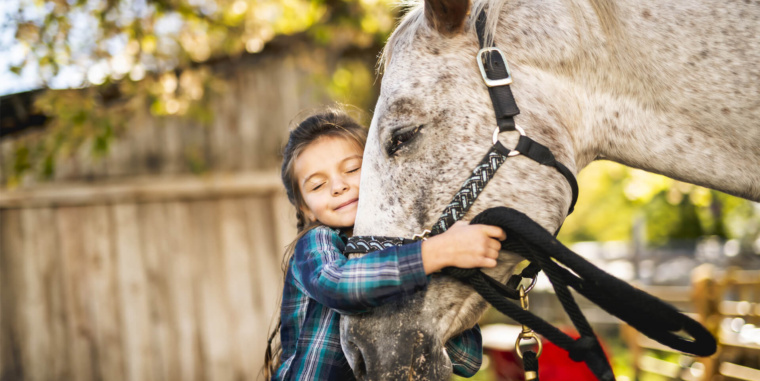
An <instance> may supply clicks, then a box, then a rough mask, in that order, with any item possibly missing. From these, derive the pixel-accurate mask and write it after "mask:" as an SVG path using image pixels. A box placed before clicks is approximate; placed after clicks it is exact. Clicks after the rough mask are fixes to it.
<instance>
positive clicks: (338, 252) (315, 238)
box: [293, 227, 428, 315]
mask: <svg viewBox="0 0 760 381" xmlns="http://www.w3.org/2000/svg"><path fill="white" fill-rule="evenodd" d="M421 245H422V242H415V243H412V244H408V245H404V246H397V247H390V248H387V249H384V250H380V251H376V252H372V253H369V254H367V255H364V256H363V257H360V258H353V259H350V260H349V259H348V258H346V256H344V255H343V252H342V251H343V248H344V247H345V244H344V243H343V241H342V240H341V239H340V236H339V235H338V234H337V233H336V232H335V231H333V230H332V229H330V228H328V227H318V228H315V229H313V230H311V231H309V232H308V233H306V234H305V235H304V236H303V237H302V238H301V239H300V240H299V241H298V243H297V244H296V248H295V253H294V254H293V275H294V278H295V279H296V281H297V283H298V284H300V286H302V287H303V289H304V292H305V293H306V294H308V295H309V297H311V298H312V299H314V300H316V301H318V302H319V303H322V304H324V305H326V306H328V307H330V308H332V309H334V310H336V311H338V312H339V313H341V314H344V315H346V314H356V313H361V312H364V311H366V310H367V309H369V308H371V307H376V306H379V305H381V304H384V303H386V302H388V301H391V300H394V299H397V298H399V297H401V296H402V295H407V294H411V293H414V292H415V291H418V290H421V289H423V288H425V287H426V286H427V283H428V278H427V275H426V274H425V268H424V267H423V265H422V251H421V249H422V246H421Z"/></svg>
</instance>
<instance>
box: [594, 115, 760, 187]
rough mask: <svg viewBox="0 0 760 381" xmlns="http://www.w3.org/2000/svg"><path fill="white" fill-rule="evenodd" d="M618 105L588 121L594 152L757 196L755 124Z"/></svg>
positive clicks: (759, 171)
mask: <svg viewBox="0 0 760 381" xmlns="http://www.w3.org/2000/svg"><path fill="white" fill-rule="evenodd" d="M610 105H615V103H610ZM618 105H619V106H622V107H619V108H618V110H619V111H612V112H610V113H597V114H596V115H595V117H594V118H593V119H594V120H593V122H592V123H590V124H589V126H593V127H592V128H593V129H595V130H596V131H594V132H590V133H591V136H597V137H598V139H597V141H596V142H594V143H592V144H594V145H597V148H598V150H597V152H598V155H599V157H601V158H607V159H610V160H613V161H617V162H620V163H622V164H625V165H628V166H631V167H635V168H640V169H643V170H646V171H650V172H655V173H660V174H663V175H665V176H668V177H672V178H674V179H678V180H681V181H685V182H689V183H693V184H698V185H702V186H706V187H709V188H713V189H717V190H720V191H723V192H726V193H729V194H733V195H737V196H740V197H745V198H748V199H751V200H755V201H760V146H759V145H758V144H759V143H760V139H759V138H758V129H754V131H749V132H748V131H746V130H742V129H740V128H738V127H737V128H735V129H732V128H730V127H732V125H730V124H729V123H728V122H727V121H725V120H724V121H715V120H710V119H703V120H702V121H701V122H700V121H698V120H697V121H695V120H694V118H685V117H683V115H679V113H677V112H675V113H656V112H651V111H649V112H648V111H646V110H642V109H638V110H637V108H636V107H632V108H626V107H625V105H620V104H618ZM733 126H736V125H733ZM745 127H746V125H745ZM750 132H751V133H750Z"/></svg>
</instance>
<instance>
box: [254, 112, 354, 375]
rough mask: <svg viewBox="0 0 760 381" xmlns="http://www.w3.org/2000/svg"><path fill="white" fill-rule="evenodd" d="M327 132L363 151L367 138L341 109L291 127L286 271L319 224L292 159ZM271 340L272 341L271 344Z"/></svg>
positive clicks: (267, 366)
mask: <svg viewBox="0 0 760 381" xmlns="http://www.w3.org/2000/svg"><path fill="white" fill-rule="evenodd" d="M324 136H329V137H338V138H343V139H347V140H349V141H351V142H353V143H356V145H357V146H358V147H359V148H360V149H361V150H362V152H363V151H364V145H365V144H366V142H367V129H366V128H364V127H362V126H361V125H360V124H359V123H357V122H356V121H355V120H354V119H353V118H351V117H350V116H349V115H348V114H346V113H345V112H343V111H339V110H334V109H329V110H327V111H324V112H321V113H318V114H314V115H311V116H309V117H308V118H306V119H304V120H303V121H301V122H300V123H298V125H296V127H295V128H293V129H292V130H291V131H290V136H289V137H288V143H287V144H286V145H285V148H284V149H283V154H282V172H281V176H282V184H283V185H284V186H285V192H286V193H287V195H288V200H290V203H291V204H293V206H295V209H296V221H297V222H296V227H297V229H298V234H297V236H296V238H295V240H293V242H292V243H291V244H290V245H288V247H287V248H286V249H285V255H284V256H283V260H282V270H283V272H287V271H288V264H289V263H290V258H291V257H292V256H293V251H294V250H295V246H296V243H297V242H298V240H299V239H300V238H301V237H302V236H303V235H304V234H306V233H307V232H308V231H309V230H311V229H313V228H315V227H317V226H319V225H320V223H319V221H317V222H313V223H312V222H310V221H309V220H308V219H307V218H306V215H305V214H304V212H303V210H304V209H305V208H306V204H305V203H304V200H303V196H302V195H301V190H300V188H299V186H298V179H296V177H295V173H294V166H295V165H294V163H295V161H296V159H298V155H300V154H301V152H303V150H304V149H305V148H306V147H308V146H309V145H310V144H311V143H313V142H315V141H316V140H317V139H319V138H321V137H324ZM280 325H281V321H280V320H279V319H278V322H277V325H276V326H275V328H274V329H273V330H272V332H271V334H270V335H269V339H268V341H267V350H266V353H265V356H264V378H265V379H266V380H269V379H271V378H272V376H273V375H274V374H275V372H276V371H277V368H278V367H279V365H280V355H281V354H282V347H281V345H280V343H279V341H277V340H275V338H276V337H277V335H278V333H279V332H280ZM273 342H275V343H274V345H273Z"/></svg>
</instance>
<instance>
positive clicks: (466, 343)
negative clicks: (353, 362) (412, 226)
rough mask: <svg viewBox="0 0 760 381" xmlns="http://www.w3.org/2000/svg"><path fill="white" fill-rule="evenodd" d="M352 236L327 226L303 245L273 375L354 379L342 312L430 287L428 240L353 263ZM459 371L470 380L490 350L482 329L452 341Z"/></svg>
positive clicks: (286, 296) (288, 280)
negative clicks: (425, 259)
mask: <svg viewBox="0 0 760 381" xmlns="http://www.w3.org/2000/svg"><path fill="white" fill-rule="evenodd" d="M344 239H345V236H344V235H339V232H338V231H337V230H333V229H331V228H328V227H326V226H320V227H317V228H315V229H312V230H311V231H309V232H308V233H306V234H305V235H304V236H303V237H302V238H301V239H300V240H299V241H298V243H297V244H296V248H295V253H294V254H293V257H292V258H291V259H290V264H289V268H288V272H287V275H286V276H285V287H284V290H283V294H282V310H281V318H282V329H281V331H280V339H281V342H282V357H281V361H282V364H281V365H280V367H279V369H278V370H277V372H276V373H275V375H274V377H273V378H272V379H273V380H353V379H354V376H353V372H352V371H351V368H350V367H349V365H348V361H347V360H346V357H345V355H344V354H343V350H342V349H341V346H340V314H344V315H345V314H356V313H361V312H365V311H367V310H368V309H370V308H371V307H375V306H379V305H381V304H383V303H385V302H388V301H390V300H394V299H397V298H399V297H401V296H403V295H408V294H411V293H413V292H415V291H418V290H422V289H424V288H425V287H427V284H428V277H427V275H426V274H425V270H424V268H423V266H422V252H421V246H422V242H416V243H413V244H409V245H404V246H398V247H391V248H387V249H384V250H381V251H376V252H373V253H370V254H367V255H365V256H363V257H361V258H356V259H351V260H348V259H347V258H346V257H345V256H344V255H343V249H344V248H345V242H344ZM446 351H447V353H448V355H449V358H450V359H451V362H452V364H453V366H454V373H455V374H458V375H460V376H464V377H471V376H472V375H474V374H475V373H476V372H477V371H478V369H480V362H481V359H482V355H483V348H482V343H481V336H480V328H479V327H478V326H477V325H476V326H475V327H473V328H471V329H469V330H466V331H464V332H463V333H462V334H460V335H459V336H456V337H454V338H452V339H451V340H449V341H448V342H447V343H446Z"/></svg>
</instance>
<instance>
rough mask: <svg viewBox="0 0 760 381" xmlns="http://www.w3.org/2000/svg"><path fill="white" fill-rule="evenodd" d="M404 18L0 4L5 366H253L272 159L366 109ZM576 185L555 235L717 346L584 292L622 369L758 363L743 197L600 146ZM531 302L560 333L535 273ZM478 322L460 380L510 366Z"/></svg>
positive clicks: (170, 370) (320, 8)
mask: <svg viewBox="0 0 760 381" xmlns="http://www.w3.org/2000/svg"><path fill="white" fill-rule="evenodd" d="M404 11H405V9H404V8H403V7H401V6H398V5H397V4H396V2H395V1H390V0H315V1H306V0H233V1H227V0H160V1H147V0H144V1H140V0H134V1H133V0H4V1H3V2H0V21H1V22H2V26H1V27H0V160H1V161H0V224H2V225H0V297H1V298H2V304H1V305H0V379H2V380H27V379H30V380H32V379H34V380H36V379H41V380H59V379H60V380H69V379H108V380H120V379H129V380H180V379H207V380H226V379H256V378H257V377H258V376H259V375H260V373H259V370H260V367H261V364H262V362H261V359H262V356H263V349H264V347H265V345H266V336H267V332H268V329H269V326H270V324H271V322H272V320H271V318H272V316H273V314H274V312H275V310H276V307H277V300H278V298H279V290H280V287H281V274H282V272H281V270H280V263H279V260H280V256H281V255H282V253H283V249H284V246H285V245H286V244H288V243H289V242H290V240H291V239H292V237H293V235H294V232H295V223H294V218H293V216H292V211H291V210H290V206H289V204H288V203H287V200H285V199H284V196H283V192H282V189H280V185H279V178H278V172H277V170H278V166H279V161H280V156H279V155H280V149H281V147H282V145H283V143H284V141H285V138H286V136H287V131H288V128H290V127H291V126H292V123H293V122H295V121H297V120H298V118H300V117H303V116H304V115H305V114H306V113H308V112H309V111H313V110H316V109H318V108H319V107H322V106H324V105H333V104H335V103H336V102H338V103H340V104H343V105H346V107H348V108H349V110H350V112H351V113H352V114H354V115H355V116H357V117H358V118H359V119H361V120H362V121H363V122H364V123H368V122H369V119H370V118H371V115H372V111H373V106H374V102H375V100H376V99H377V94H378V91H379V84H380V81H381V77H380V75H379V74H377V73H376V70H375V65H376V61H377V56H378V54H379V52H380V49H381V48H382V46H383V43H384V41H385V40H386V38H387V36H388V35H389V33H390V32H391V30H392V29H393V27H394V26H395V23H396V20H397V18H398V17H399V16H400V15H401V14H403V12H404ZM579 183H580V198H579V200H578V206H577V208H576V211H575V213H574V214H573V215H572V216H571V217H570V218H568V220H567V221H566V223H565V224H564V226H563V229H562V232H561V233H560V235H559V238H560V239H561V240H562V241H563V242H564V243H565V244H567V245H569V246H571V247H572V248H573V249H574V250H575V251H577V252H579V253H581V254H583V255H584V256H585V257H587V258H589V259H590V260H592V261H593V262H594V263H595V264H597V265H598V266H600V267H602V268H604V269H605V270H607V271H609V272H611V273H613V274H614V275H616V276H618V277H620V278H622V279H624V280H626V281H629V282H632V283H634V284H636V285H638V286H639V287H643V288H645V289H647V290H650V291H651V292H653V293H655V294H656V295H658V296H660V297H662V298H663V299H666V300H668V301H671V302H673V303H675V304H676V305H677V306H678V307H679V308H681V309H683V310H686V311H688V312H691V313H694V314H695V316H697V317H698V318H700V319H703V320H704V322H705V324H706V325H707V326H708V328H710V329H711V330H713V332H715V333H716V334H718V335H719V336H720V337H721V341H722V342H723V345H724V346H723V347H722V348H723V350H722V351H721V356H723V357H721V358H720V359H718V358H717V357H716V358H715V359H713V360H714V361H713V360H710V361H712V362H710V361H707V360H704V361H703V360H700V361H695V360H694V359H690V358H682V357H680V356H679V355H677V354H674V353H671V352H667V351H658V350H656V348H655V349H652V346H651V345H648V344H647V343H646V342H645V341H642V340H641V339H642V338H641V337H639V336H637V335H636V334H634V333H631V332H628V331H626V329H625V327H622V326H621V324H620V322H619V321H617V320H615V319H614V318H612V317H610V316H609V315H606V314H604V313H603V312H602V311H600V310H598V309H595V308H594V307H593V306H591V305H588V303H586V304H584V305H583V307H584V310H585V311H586V312H587V314H588V316H589V318H590V320H591V321H592V323H593V324H594V326H595V327H596V329H597V330H598V332H599V333H600V334H601V335H602V338H603V341H604V342H605V345H606V346H607V349H608V353H609V354H610V357H611V358H612V359H613V364H614V366H615V369H616V374H617V375H618V378H619V379H620V380H633V379H637V378H638V379H642V380H657V379H694V380H697V379H699V380H707V379H711V377H713V376H714V375H718V374H720V372H721V369H722V368H721V366H722V365H721V364H733V365H732V366H736V367H739V368H731V366H728V370H725V369H724V370H723V371H725V372H729V373H730V372H732V371H733V372H739V373H738V374H739V375H740V376H741V377H744V378H743V379H748V380H750V379H755V380H757V379H760V376H758V374H760V373H752V371H753V370H754V371H755V372H757V371H756V369H757V368H758V366H759V365H760V357H758V356H759V355H758V354H757V351H756V352H750V350H756V349H757V348H760V328H758V326H760V321H758V316H760V305H759V304H758V302H760V292H758V291H757V289H758V285H757V284H756V283H757V281H758V279H760V277H758V274H760V273H758V272H756V271H755V272H753V270H755V269H760V205H758V204H757V203H752V202H749V201H746V200H743V199H739V198H736V197H732V196H729V195H726V194H723V193H720V192H717V191H712V190H708V189H705V188H701V187H697V186H693V185H690V184H685V183H681V182H678V181H675V180H671V179H668V178H665V177H662V176H659V175H654V174H650V173H646V172H643V171H640V170H635V169H630V168H626V167H623V166H620V165H618V164H615V163H612V162H606V161H602V162H596V163H593V164H592V165H590V166H589V167H588V168H586V169H584V171H583V172H582V173H581V174H580V175H579ZM753 281H754V282H755V283H754V285H753ZM745 286H746V287H749V290H750V291H746V290H745V291H743V290H744V289H743V288H742V287H745ZM531 297H532V300H531V308H532V309H533V310H534V311H536V313H539V314H543V315H542V316H545V318H547V319H550V320H552V321H554V322H555V323H557V324H560V325H563V326H566V325H567V323H568V320H567V319H566V318H565V317H564V316H563V315H562V314H561V312H560V310H559V309H558V308H559V307H558V304H556V301H555V300H554V299H553V294H552V292H551V290H550V287H549V286H548V284H547V283H546V280H545V279H542V280H541V281H540V282H539V287H538V289H537V290H535V291H533V292H532V293H531ZM621 302H624V301H621ZM731 303H733V304H731ZM481 324H482V325H483V326H484V327H486V326H491V328H490V331H485V330H484V332H490V333H491V336H489V337H487V338H486V339H485V341H486V343H487V349H486V360H485V363H484V367H483V369H482V370H481V372H480V373H479V374H478V375H477V376H476V379H481V380H497V379H520V377H522V376H521V375H520V374H517V373H516V374H515V375H513V376H508V374H511V373H509V372H511V371H512V370H514V369H517V368H514V365H515V364H517V363H518V361H515V360H513V359H512V360H510V359H511V357H510V356H512V350H510V349H509V346H510V345H513V344H509V345H506V344H504V343H514V337H513V336H510V333H509V332H512V331H510V329H511V328H514V327H513V326H511V325H510V326H502V325H499V324H513V322H511V321H510V320H509V319H507V318H504V317H502V316H501V315H499V314H498V313H497V312H495V311H489V312H488V313H487V314H486V315H484V317H483V319H482V320H481ZM510 327H511V328H510ZM500 328H504V329H501V330H500ZM751 353H752V354H751ZM547 356H548V355H547ZM724 360H725V361H724ZM729 360H730V361H729ZM546 361H547V362H549V361H548V360H546ZM557 361H558V363H559V360H557ZM547 366H548V367H551V365H547ZM542 367H544V363H542ZM719 368H721V369H719ZM736 369H739V370H738V371H737V370H736ZM748 369H749V370H748ZM742 372H744V373H742ZM658 373H660V374H659V375H658ZM732 374H733V375H734V376H736V374H737V373H732ZM547 377H548V378H547ZM547 377H543V376H542V379H552V378H551V377H550V376H547ZM578 377H581V376H578ZM716 377H722V376H716ZM741 377H738V378H740V379H741ZM753 377H755V378H753ZM564 379H568V378H564ZM576 379H582V378H576Z"/></svg>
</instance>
